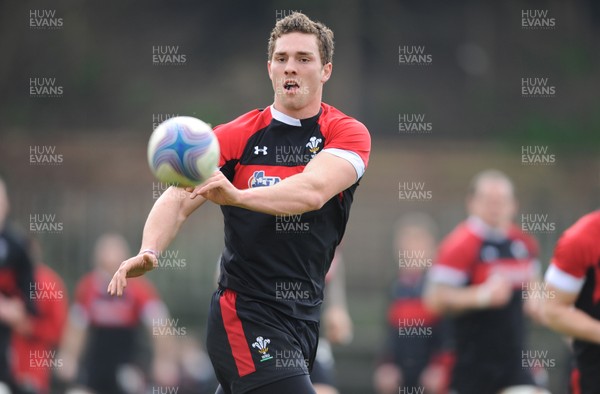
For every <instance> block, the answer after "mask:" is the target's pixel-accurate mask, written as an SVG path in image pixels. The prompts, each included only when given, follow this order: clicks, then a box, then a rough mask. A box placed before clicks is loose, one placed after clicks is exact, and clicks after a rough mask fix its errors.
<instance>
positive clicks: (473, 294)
mask: <svg viewBox="0 0 600 394" xmlns="http://www.w3.org/2000/svg"><path fill="white" fill-rule="evenodd" d="M467 211H468V213H469V217H468V219H467V220H465V221H464V222H462V223H460V224H459V225H458V226H457V227H456V228H455V229H454V230H453V231H452V232H451V233H450V234H449V235H448V236H447V237H446V238H445V239H444V240H443V242H442V244H441V245H440V248H439V253H438V255H437V258H436V261H435V263H434V265H433V267H432V268H431V270H430V272H429V275H428V279H429V284H428V289H427V291H426V302H427V304H428V306H429V307H431V309H432V310H434V311H436V312H438V313H442V314H448V315H454V316H455V318H454V319H453V320H454V332H455V338H456V342H455V343H456V347H455V349H456V363H455V366H454V370H453V376H452V385H451V387H452V389H454V390H456V391H457V392H458V393H460V394H481V393H498V392H500V391H501V390H504V389H508V388H510V387H512V386H523V385H526V386H532V390H534V388H533V385H534V381H533V378H532V376H531V374H530V373H529V371H528V370H527V369H525V368H523V366H522V365H523V362H522V357H523V356H522V352H523V350H524V347H523V346H524V345H525V316H524V315H525V314H524V307H523V289H524V288H525V286H527V284H528V283H533V282H535V281H536V280H537V276H538V275H537V272H538V271H539V261H538V246H537V242H536V241H535V240H534V239H533V238H532V237H530V236H529V235H527V234H525V233H523V232H522V231H521V230H520V229H519V228H518V227H517V226H516V225H515V224H514V223H513V220H514V217H515V214H516V212H517V202H516V199H515V196H514V188H513V184H512V181H511V180H510V179H509V178H508V177H507V176H506V175H505V174H504V173H502V172H500V171H496V170H487V171H483V172H480V173H479V174H477V175H476V176H475V177H474V178H473V180H472V182H471V184H470V188H469V193H468V197H467ZM527 288H529V287H527ZM528 299H529V298H528ZM532 310H533V309H532ZM538 392H539V391H538Z"/></svg>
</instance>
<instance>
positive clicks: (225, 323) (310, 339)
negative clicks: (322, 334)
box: [206, 289, 319, 394]
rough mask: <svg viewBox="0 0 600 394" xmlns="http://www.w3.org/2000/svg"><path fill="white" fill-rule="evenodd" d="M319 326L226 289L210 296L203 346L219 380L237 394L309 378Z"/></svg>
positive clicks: (317, 340) (316, 323)
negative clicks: (296, 377)
mask: <svg viewBox="0 0 600 394" xmlns="http://www.w3.org/2000/svg"><path fill="white" fill-rule="evenodd" d="M318 342H319V323H318V322H314V321H308V320H299V319H294V318H292V317H290V316H287V315H285V314H283V313H281V312H279V311H277V310H276V309H273V308H271V307H269V306H268V305H266V304H264V303H261V302H257V301H254V300H252V299H249V298H248V297H244V296H243V295H240V294H237V293H235V292H234V291H232V290H229V289H219V290H217V291H216V292H215V293H214V294H213V297H212V300H211V304H210V312H209V317H208V329H207V340H206V348H207V351H208V355H209V357H210V360H211V362H212V364H213V367H214V369H215V375H216V377H217V380H218V381H219V383H220V384H221V386H223V387H224V388H226V389H228V390H229V391H231V392H233V393H235V394H238V393H239V394H242V393H246V392H247V391H249V390H252V389H255V388H258V387H260V386H263V385H266V384H269V383H273V382H276V381H278V380H281V379H285V378H288V377H291V376H297V375H307V374H309V371H310V369H311V366H312V364H313V362H314V359H315V355H316V351H317V345H318Z"/></svg>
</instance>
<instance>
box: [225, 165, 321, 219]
mask: <svg viewBox="0 0 600 394" xmlns="http://www.w3.org/2000/svg"><path fill="white" fill-rule="evenodd" d="M311 176H312V175H307V174H298V175H295V176H293V177H289V178H287V179H284V180H282V181H281V182H279V183H277V184H275V185H273V186H269V187H256V188H250V189H245V190H241V191H240V199H239V201H238V204H236V205H238V206H240V207H242V208H246V209H249V210H252V211H257V212H262V213H267V214H270V215H297V214H302V213H305V212H309V211H314V210H317V209H319V208H321V207H322V206H323V204H325V202H326V201H327V200H325V198H324V197H323V195H322V193H321V192H319V187H318V186H316V185H315V184H314V182H311V180H310V179H309V177H311Z"/></svg>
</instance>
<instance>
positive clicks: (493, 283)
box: [477, 275, 513, 309]
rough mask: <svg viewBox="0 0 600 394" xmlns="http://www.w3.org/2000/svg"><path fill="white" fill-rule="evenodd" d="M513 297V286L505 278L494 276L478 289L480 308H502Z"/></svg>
mask: <svg viewBox="0 0 600 394" xmlns="http://www.w3.org/2000/svg"><path fill="white" fill-rule="evenodd" d="M512 296H513V288H512V284H511V283H510V282H509V281H508V280H507V279H506V278H504V277H503V276H500V275H492V276H490V277H489V278H488V279H487V280H486V281H485V282H484V283H483V284H481V285H479V287H478V289H477V303H478V306H479V307H480V308H484V309H485V308H502V307H503V306H505V305H506V304H508V302H509V301H510V299H511V298H512Z"/></svg>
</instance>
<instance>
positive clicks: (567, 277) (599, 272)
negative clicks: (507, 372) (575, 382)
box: [545, 211, 600, 392]
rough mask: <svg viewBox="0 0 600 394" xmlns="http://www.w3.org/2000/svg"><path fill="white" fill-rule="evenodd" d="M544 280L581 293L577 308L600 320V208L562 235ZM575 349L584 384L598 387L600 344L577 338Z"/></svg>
mask: <svg viewBox="0 0 600 394" xmlns="http://www.w3.org/2000/svg"><path fill="white" fill-rule="evenodd" d="M545 279H546V282H547V283H549V284H551V285H552V286H554V287H556V288H557V289H559V290H562V291H565V292H568V293H579V295H578V297H577V300H576V301H575V307H576V308H578V309H581V310H582V311H584V312H585V313H587V314H588V315H590V316H592V317H593V318H595V319H597V320H600V211H595V212H592V213H589V214H587V215H585V216H583V217H582V218H580V219H579V220H578V221H577V222H576V223H575V224H573V226H571V227H570V228H568V229H567V230H566V231H565V232H564V233H563V234H562V236H561V237H560V239H559V240H558V242H557V244H556V248H555V250H554V256H553V257H552V261H551V263H550V266H549V267H548V270H547V271H546V276H545ZM573 348H574V350H575V355H576V357H577V366H578V368H579V370H580V374H581V377H580V378H581V379H582V386H584V387H586V388H587V389H590V390H591V389H593V391H597V390H599V389H600V380H599V379H598V377H597V375H598V367H599V366H600V346H599V345H597V344H594V343H590V342H586V341H581V340H575V341H574V343H573ZM590 392H591V391H590Z"/></svg>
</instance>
